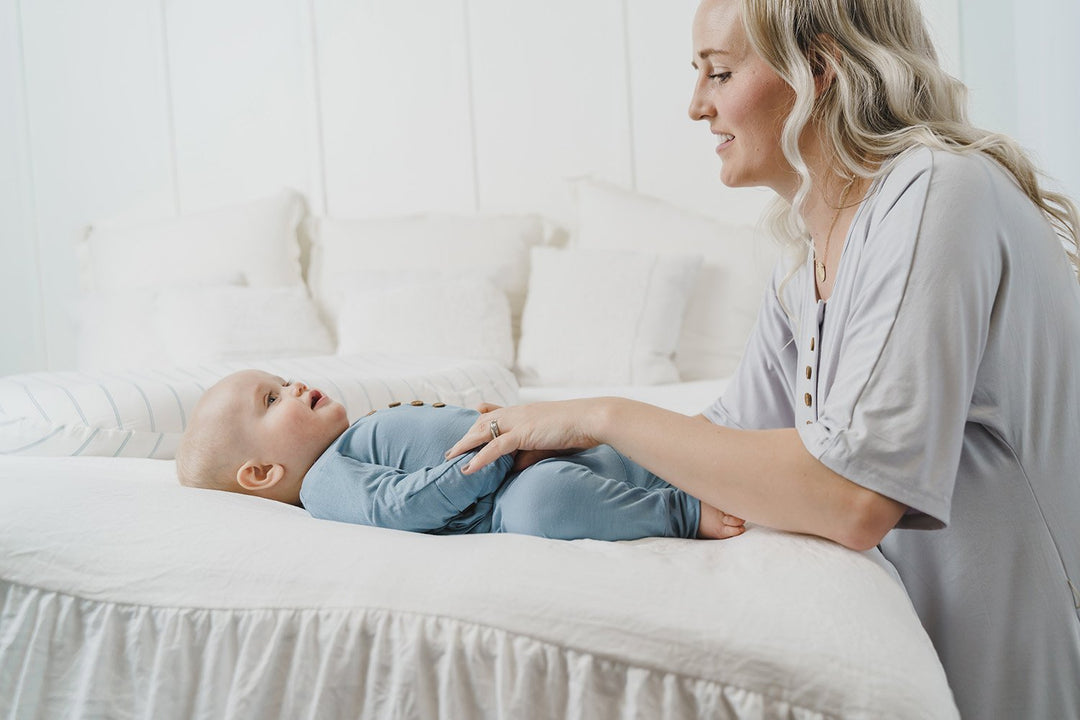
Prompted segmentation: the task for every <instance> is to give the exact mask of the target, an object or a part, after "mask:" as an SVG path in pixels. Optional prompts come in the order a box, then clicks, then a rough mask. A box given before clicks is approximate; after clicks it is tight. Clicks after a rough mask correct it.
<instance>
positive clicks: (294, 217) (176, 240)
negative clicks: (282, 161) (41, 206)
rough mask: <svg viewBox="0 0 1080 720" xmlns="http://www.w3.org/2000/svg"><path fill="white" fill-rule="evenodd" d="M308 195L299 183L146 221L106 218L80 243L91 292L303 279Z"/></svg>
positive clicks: (283, 282) (266, 283) (83, 279)
mask: <svg viewBox="0 0 1080 720" xmlns="http://www.w3.org/2000/svg"><path fill="white" fill-rule="evenodd" d="M304 215H305V205H304V198H303V197H302V196H301V195H300V194H299V193H297V192H295V191H292V190H283V191H281V192H280V193H278V194H277V195H274V196H273V197H269V198H265V199H262V200H256V201H252V202H248V203H244V204H240V205H232V206H229V207H225V208H221V209H219V210H214V211H210V212H204V213H199V214H194V215H187V216H184V217H178V218H171V219H168V220H159V221H156V222H150V223H142V224H135V225H131V224H115V223H109V222H99V223H95V224H94V225H92V226H91V227H90V228H89V229H88V230H87V234H86V238H85V239H84V240H83V242H82V243H81V244H80V264H81V283H82V287H83V289H84V290H85V291H93V292H113V291H117V290H127V289H132V288H146V287H161V286H165V285H182V286H183V285H200V284H203V285H205V284H224V283H228V282H233V281H234V279H235V278H240V279H241V280H242V282H243V283H245V284H247V285H250V286H256V287H258V286H271V285H298V284H301V283H302V282H303V279H302V277H301V274H300V245H299V241H298V239H297V230H298V227H299V224H300V222H301V221H302V220H303V218H304Z"/></svg>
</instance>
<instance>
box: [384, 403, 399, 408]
mask: <svg viewBox="0 0 1080 720" xmlns="http://www.w3.org/2000/svg"><path fill="white" fill-rule="evenodd" d="M400 404H401V403H400V402H392V403H390V404H389V405H387V406H386V407H392V408H393V407H397V406H398V405H400Z"/></svg>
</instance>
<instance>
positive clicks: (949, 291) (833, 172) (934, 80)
mask: <svg viewBox="0 0 1080 720" xmlns="http://www.w3.org/2000/svg"><path fill="white" fill-rule="evenodd" d="M693 36H694V48H693V53H694V55H693V64H694V67H695V68H696V70H697V74H698V79H697V85H696V88H695V90H694V95H693V99H692V101H691V105H690V114H691V117H692V118H693V119H695V120H702V121H704V122H707V123H708V124H709V126H710V128H711V130H712V132H713V133H714V134H715V135H716V137H717V143H718V144H717V148H716V151H717V153H718V154H719V155H720V158H721V160H722V164H723V170H722V178H723V181H724V182H725V184H727V185H730V186H748V185H764V186H767V187H770V188H772V189H773V190H774V191H775V192H776V194H777V195H778V203H779V210H778V212H776V213H775V214H774V215H775V219H776V221H777V227H778V229H779V230H780V231H781V233H782V234H785V235H787V236H789V237H791V238H797V239H802V240H804V241H805V242H807V253H806V260H805V262H803V263H801V264H796V266H795V267H794V268H791V267H781V268H778V270H777V272H776V273H775V275H774V279H773V292H772V293H771V294H770V296H769V297H768V298H767V301H766V303H765V305H764V306H763V308H762V310H761V313H760V316H759V318H758V322H757V325H756V327H755V329H754V332H753V334H752V335H751V338H750V340H749V344H748V346H747V349H746V353H745V355H744V358H743V361H742V363H741V365H740V367H739V369H738V371H737V373H736V375H735V376H734V378H733V379H732V381H731V384H730V386H729V388H728V390H727V391H726V392H725V394H724V395H723V397H722V398H720V399H719V400H717V401H716V402H715V403H714V404H713V405H712V406H711V407H709V408H708V409H707V410H706V412H705V413H704V415H702V416H698V417H697V418H689V417H685V416H681V415H677V414H675V413H671V412H667V411H665V410H662V409H659V408H655V407H652V406H649V405H645V404H641V403H636V402H632V401H629V400H623V399H615V398H599V399H592V400H581V401H569V402H562V403H545V404H537V405H530V406H523V407H516V408H500V409H493V410H492V411H491V412H488V413H486V414H484V415H482V416H481V417H480V419H479V421H478V422H477V424H476V425H475V426H474V427H473V428H472V429H471V430H470V431H469V433H467V434H466V435H465V436H464V437H463V438H462V439H461V441H459V442H458V443H457V444H456V445H455V446H454V447H453V448H452V449H451V453H450V454H451V455H456V454H459V453H461V452H463V451H465V450H466V449H469V448H473V447H476V446H478V445H480V444H482V443H484V442H486V441H489V440H490V441H491V442H489V443H488V445H487V447H486V448H484V449H483V450H482V451H481V452H480V453H479V455H478V456H477V457H476V458H475V459H474V461H473V463H472V465H473V466H474V468H476V467H481V466H483V465H485V464H487V463H488V462H490V461H492V460H493V459H494V458H495V457H497V456H499V455H502V454H504V453H507V452H511V451H514V450H519V449H521V450H526V451H529V450H549V451H550V450H556V449H565V448H573V447H587V446H591V445H594V444H597V443H608V444H611V445H613V446H614V447H615V448H617V449H618V450H619V451H620V452H623V453H624V454H626V455H629V456H630V457H632V458H633V459H634V460H635V461H636V462H638V463H640V464H642V465H644V466H645V467H647V468H648V469H650V470H651V471H653V472H654V473H656V474H657V475H659V476H661V477H663V478H665V479H666V480H668V481H669V482H671V483H672V484H674V485H676V486H678V487H680V488H682V489H684V490H686V491H687V492H689V493H691V494H692V495H695V496H697V497H699V498H700V499H701V500H703V501H705V502H707V503H710V504H712V505H715V506H717V507H722V508H724V509H725V510H726V511H728V512H730V513H732V514H733V515H734V516H738V517H739V518H745V519H746V520H748V521H750V522H752V523H757V524H762V525H768V526H771V527H775V528H780V529H783V530H790V531H795V532H802V533H810V534H814V535H818V536H821V537H824V538H829V539H832V540H835V541H836V542H839V543H841V544H843V545H846V546H847V547H850V548H854V549H857V550H862V549H867V548H872V547H874V546H875V545H880V547H881V549H882V551H883V552H884V554H885V555H886V557H888V558H889V559H890V560H891V561H892V562H893V564H894V565H895V566H896V567H897V569H898V570H899V572H900V574H901V576H902V577H903V580H904V582H905V584H906V586H907V589H908V591H909V593H910V594H911V597H912V600H913V602H914V604H915V608H916V610H917V611H918V613H919V615H920V617H921V618H922V621H923V624H924V625H925V627H926V629H927V631H928V632H929V634H930V636H931V638H932V639H933V641H934V643H935V646H936V648H937V650H938V653H939V655H940V657H941V660H942V662H943V664H944V666H945V670H946V673H947V675H948V677H949V680H950V683H951V685H952V687H953V691H954V693H955V696H956V701H957V705H958V706H959V708H960V710H961V713H962V714H963V716H964V717H969V718H979V719H982V718H995V717H999V718H1018V717H1024V718H1067V717H1068V718H1077V717H1080V614H1078V608H1080V590H1078V589H1077V588H1078V587H1080V371H1078V368H1080V285H1078V283H1077V274H1076V273H1077V256H1076V251H1077V233H1078V225H1080V223H1078V219H1077V214H1076V210H1075V207H1074V206H1073V205H1072V204H1071V203H1070V202H1069V201H1068V200H1067V199H1065V198H1063V197H1061V196H1057V195H1054V194H1051V193H1048V192H1045V191H1043V190H1041V189H1040V188H1039V187H1038V183H1037V181H1036V179H1035V173H1034V170H1033V168H1032V166H1031V164H1030V162H1029V161H1028V160H1027V159H1026V158H1025V157H1024V156H1023V154H1022V152H1021V151H1020V150H1019V149H1018V147H1017V146H1016V145H1015V144H1014V143H1013V142H1012V141H1010V140H1008V139H1007V138H1003V137H1001V136H995V135H991V134H989V133H986V132H983V131H980V130H977V129H976V128H973V127H972V126H971V125H970V124H969V123H968V122H967V121H966V119H965V117H964V109H963V99H964V93H963V87H962V86H961V85H960V84H959V83H958V82H956V81H955V80H953V79H952V78H950V77H949V76H948V75H946V74H945V73H944V72H943V71H942V70H941V68H940V66H939V64H938V62H937V59H936V56H935V53H934V50H933V48H932V44H931V42H930V40H929V37H928V34H927V32H926V30H925V27H924V23H923V20H922V18H921V17H920V15H919V11H918V8H917V5H916V3H915V0H857V1H856V0H804V1H802V2H798V3H795V2H790V1H789V0H704V2H703V3H702V4H701V6H700V7H699V8H698V12H697V15H696V17H695V20H694V33H693ZM1055 231H1056V233H1055ZM1063 242H1064V243H1065V244H1066V246H1067V248H1068V251H1067V252H1063V251H1062V244H1063ZM1070 261H1071V264H1070ZM782 264H783V263H782ZM493 420H494V421H496V424H492V421H493ZM495 436H497V437H495ZM493 437H494V439H493ZM731 522H732V523H733V527H737V526H738V523H739V521H738V520H737V519H732V520H731Z"/></svg>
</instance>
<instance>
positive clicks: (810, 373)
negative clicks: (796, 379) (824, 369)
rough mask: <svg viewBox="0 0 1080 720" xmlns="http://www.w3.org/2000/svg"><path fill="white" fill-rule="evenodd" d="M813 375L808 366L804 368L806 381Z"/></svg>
mask: <svg viewBox="0 0 1080 720" xmlns="http://www.w3.org/2000/svg"><path fill="white" fill-rule="evenodd" d="M813 374H814V371H813V370H811V369H810V366H809V365H807V366H806V379H807V380H809V379H810V376H811V375H813Z"/></svg>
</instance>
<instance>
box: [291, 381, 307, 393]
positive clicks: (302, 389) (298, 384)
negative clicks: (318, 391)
mask: <svg viewBox="0 0 1080 720" xmlns="http://www.w3.org/2000/svg"><path fill="white" fill-rule="evenodd" d="M293 387H295V388H296V394H297V395H303V394H304V393H306V392H307V385H305V384H304V383H302V382H294V383H293Z"/></svg>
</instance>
